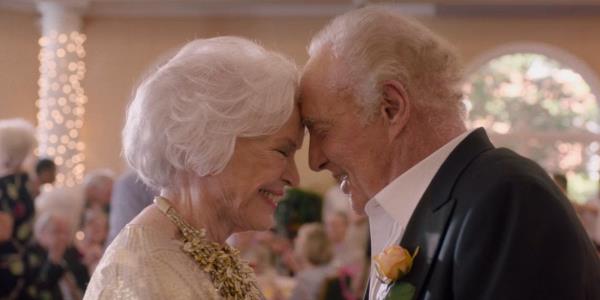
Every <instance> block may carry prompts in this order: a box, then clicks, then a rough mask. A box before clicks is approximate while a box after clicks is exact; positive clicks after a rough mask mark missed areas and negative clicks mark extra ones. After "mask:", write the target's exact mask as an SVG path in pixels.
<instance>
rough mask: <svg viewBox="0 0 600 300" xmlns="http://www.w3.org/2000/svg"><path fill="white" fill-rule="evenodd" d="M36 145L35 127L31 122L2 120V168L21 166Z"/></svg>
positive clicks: (0, 139) (0, 138)
mask: <svg viewBox="0 0 600 300" xmlns="http://www.w3.org/2000/svg"><path fill="white" fill-rule="evenodd" d="M36 145H37V140H36V139H35V129H34V127H33V126H32V125H31V124H30V123H29V122H27V121H25V120H23V119H6V120H0V169H8V170H13V171H14V170H16V169H18V168H20V167H21V166H22V164H23V162H24V161H25V159H26V158H27V156H28V155H29V154H31V153H32V151H33V149H34V148H35V147H36Z"/></svg>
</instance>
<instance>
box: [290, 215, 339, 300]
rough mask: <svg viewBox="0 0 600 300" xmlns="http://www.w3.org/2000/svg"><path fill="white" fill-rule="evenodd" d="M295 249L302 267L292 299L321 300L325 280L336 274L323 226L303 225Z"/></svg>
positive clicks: (330, 248) (317, 224)
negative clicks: (320, 295)
mask: <svg viewBox="0 0 600 300" xmlns="http://www.w3.org/2000/svg"><path fill="white" fill-rule="evenodd" d="M294 248H295V251H296V254H297V256H298V258H299V263H300V266H301V267H300V271H299V272H298V274H297V275H296V286H295V288H294V290H293V291H292V296H291V297H290V299H291V300H313V299H319V293H320V291H321V288H322V287H323V284H324V283H325V279H326V278H327V277H328V276H329V275H331V274H332V273H334V272H335V269H333V268H332V267H331V266H330V265H329V262H330V261H331V258H332V255H333V254H332V247H331V242H330V241H329V239H328V238H327V233H326V232H325V229H324V228H323V225H321V224H319V223H309V224H304V225H302V227H300V229H299V230H298V236H297V237H296V241H295V247H294Z"/></svg>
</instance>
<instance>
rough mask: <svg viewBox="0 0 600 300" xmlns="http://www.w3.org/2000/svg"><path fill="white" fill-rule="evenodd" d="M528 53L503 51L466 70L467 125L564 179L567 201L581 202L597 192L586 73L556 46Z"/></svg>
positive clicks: (598, 148) (595, 118) (597, 154)
mask: <svg viewBox="0 0 600 300" xmlns="http://www.w3.org/2000/svg"><path fill="white" fill-rule="evenodd" d="M531 48H532V47H531V46H529V47H523V46H522V45H521V46H512V47H508V48H504V49H502V51H501V52H500V53H493V55H494V56H491V54H490V55H488V57H486V58H485V59H482V60H481V61H482V63H480V64H478V65H477V66H476V67H472V68H471V70H470V72H468V76H467V78H466V81H465V84H464V86H463V92H464V94H465V104H466V106H467V110H468V112H469V113H468V117H467V124H468V126H469V127H471V128H474V127H485V128H486V130H487V131H488V134H489V135H490V137H491V139H492V140H493V142H494V143H495V144H496V145H497V146H503V147H507V148H510V149H513V150H514V151H516V152H518V153H519V154H521V155H523V156H526V157H529V158H531V159H533V160H535V161H537V162H538V163H539V164H540V165H542V166H543V167H544V168H545V169H546V170H547V171H548V172H549V173H563V174H565V175H566V176H567V178H568V181H569V189H568V191H569V195H570V197H571V198H572V199H573V200H574V201H577V202H584V201H586V200H587V199H589V198H591V197H593V196H595V195H596V193H597V189H598V183H597V182H598V179H599V177H600V176H599V171H600V110H599V109H600V108H599V105H598V100H599V99H597V98H596V96H595V93H594V92H595V91H594V90H593V88H592V86H591V85H590V82H589V81H588V80H586V79H588V78H584V76H582V73H589V74H591V73H590V72H587V70H585V68H584V67H585V66H584V65H583V64H581V63H580V62H579V61H578V60H576V59H574V58H573V57H570V56H569V55H568V54H565V53H561V52H560V51H558V50H557V49H552V48H549V47H547V46H544V47H540V46H539V45H536V46H535V47H533V48H535V49H531ZM540 49H541V50H542V51H539V50H540ZM544 52H545V53H544ZM548 54H549V55H548ZM561 58H562V59H561ZM582 68H584V71H583V72H581V69H582ZM576 69H578V70H576ZM591 79H592V81H594V83H595V81H596V80H595V77H591ZM596 87H597V86H596Z"/></svg>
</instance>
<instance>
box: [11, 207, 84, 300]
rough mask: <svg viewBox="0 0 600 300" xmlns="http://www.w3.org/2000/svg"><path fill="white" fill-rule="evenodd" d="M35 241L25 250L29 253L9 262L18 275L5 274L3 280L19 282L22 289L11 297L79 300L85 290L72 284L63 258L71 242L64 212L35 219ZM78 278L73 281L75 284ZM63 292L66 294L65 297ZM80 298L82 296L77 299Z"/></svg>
mask: <svg viewBox="0 0 600 300" xmlns="http://www.w3.org/2000/svg"><path fill="white" fill-rule="evenodd" d="M34 231H35V240H34V241H32V242H31V243H29V244H28V245H27V246H26V248H25V249H24V253H25V255H21V256H13V257H12V258H11V260H10V261H9V262H8V263H9V265H10V268H11V269H12V270H13V271H16V272H15V273H17V274H12V275H11V274H8V273H2V276H0V282H2V283H3V284H4V283H7V282H16V283H17V286H19V287H20V288H19V289H18V290H15V292H14V293H11V295H9V296H8V297H7V298H8V299H65V298H68V299H73V297H72V296H75V298H76V299H80V298H81V292H80V291H79V290H78V289H77V287H76V285H71V287H69V283H68V279H69V278H71V279H72V277H67V276H66V270H67V269H66V268H65V263H64V259H63V255H64V253H65V249H66V248H67V246H68V245H69V242H70V232H69V224H68V220H67V219H66V218H64V217H62V216H60V215H56V214H51V213H45V214H43V215H41V216H39V217H38V218H37V220H36V222H35V229H34ZM73 282H74V281H71V283H73ZM63 291H64V293H65V296H67V297H63ZM77 297H79V298H77Z"/></svg>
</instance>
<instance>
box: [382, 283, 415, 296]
mask: <svg viewBox="0 0 600 300" xmlns="http://www.w3.org/2000/svg"><path fill="white" fill-rule="evenodd" d="M415 291H416V289H415V287H414V286H413V285H412V284H410V283H408V282H397V283H395V284H394V285H392V287H391V288H390V291H389V292H388V294H387V296H386V297H385V300H411V299H413V297H414V296H415Z"/></svg>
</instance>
